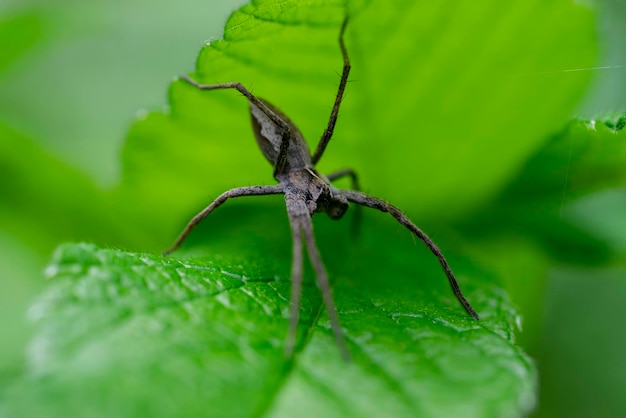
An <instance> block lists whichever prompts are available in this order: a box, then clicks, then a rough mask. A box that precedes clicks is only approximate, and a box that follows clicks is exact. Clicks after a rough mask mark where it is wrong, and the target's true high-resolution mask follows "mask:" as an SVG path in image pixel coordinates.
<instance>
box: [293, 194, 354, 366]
mask: <svg viewBox="0 0 626 418" xmlns="http://www.w3.org/2000/svg"><path fill="white" fill-rule="evenodd" d="M285 203H286V204H287V213H288V215H289V221H290V224H291V230H292V233H293V236H294V265H295V262H296V261H298V262H299V263H300V265H299V266H298V268H297V269H296V268H295V267H294V268H293V269H292V280H293V279H294V277H293V276H294V274H293V272H294V271H295V272H296V273H299V274H300V275H301V273H302V272H301V268H302V267H301V263H302V259H301V253H300V254H298V257H299V258H297V259H296V258H295V255H296V249H297V248H296V246H295V245H296V244H295V240H296V238H297V239H299V240H300V239H301V236H300V231H303V232H304V242H305V243H306V247H307V251H308V254H309V259H310V260H311V265H312V266H313V270H314V271H315V275H316V277H317V284H318V287H319V288H320V291H321V292H322V298H323V299H324V304H325V306H326V310H327V311H328V317H329V318H330V324H331V328H332V331H333V334H334V335H335V339H336V341H337V344H338V345H339V350H340V351H341V355H342V357H343V358H344V359H346V360H350V352H349V351H348V347H347V345H346V341H345V338H344V336H343V331H342V330H341V327H340V326H339V318H338V316H337V309H336V308H335V304H334V302H333V297H332V292H331V290H330V284H329V282H328V275H327V274H326V269H325V268H324V263H323V262H322V258H321V257H320V253H319V251H318V250H317V246H316V245H315V237H314V236H313V224H312V222H311V215H310V213H309V209H308V207H307V205H306V197H305V196H302V195H300V194H297V193H289V192H288V193H286V194H285ZM296 231H298V232H297V233H296ZM299 245H300V249H299V251H301V245H302V243H301V242H300V243H299ZM297 278H298V280H296V281H294V282H293V283H292V286H293V287H292V298H293V300H292V305H291V308H292V317H291V322H290V325H291V327H295V326H296V325H297V320H298V318H299V316H298V315H297V312H295V313H294V311H293V310H294V309H295V310H298V309H300V306H299V305H300V303H299V302H300V291H301V286H302V283H301V281H302V278H301V276H297ZM296 293H297V298H296ZM296 302H297V304H296ZM294 318H295V319H294ZM291 327H290V328H291ZM291 335H295V330H293V331H290V337H289V338H290V339H292V338H295V336H294V337H291Z"/></svg>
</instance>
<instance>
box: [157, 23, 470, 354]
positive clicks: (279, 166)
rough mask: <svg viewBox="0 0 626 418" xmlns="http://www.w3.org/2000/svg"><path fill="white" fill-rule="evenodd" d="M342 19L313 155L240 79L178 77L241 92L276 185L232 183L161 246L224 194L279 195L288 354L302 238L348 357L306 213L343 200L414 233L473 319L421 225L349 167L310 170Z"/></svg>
mask: <svg viewBox="0 0 626 418" xmlns="http://www.w3.org/2000/svg"><path fill="white" fill-rule="evenodd" d="M347 21H348V20H347V19H345V20H344V22H343V24H342V26H341V30H340V34H339V46H340V48H341V52H342V55H343V61H344V65H343V72H342V74H341V81H340V83H339V89H338V91H337V95H336V97H335V104H334V106H333V109H332V111H331V114H330V118H329V120H328V125H327V127H326V129H325V130H324V133H323V134H322V137H321V139H320V141H319V143H318V145H317V148H316V149H315V152H314V153H313V154H311V152H310V150H309V147H308V145H307V143H306V141H305V140H304V137H303V136H302V134H301V133H300V131H299V130H298V128H297V127H296V125H295V124H294V123H293V122H292V121H291V120H290V119H289V118H288V117H287V116H285V115H284V114H283V113H282V112H281V111H280V110H278V109H277V108H276V107H275V106H273V105H271V104H270V103H268V102H267V101H265V100H263V99H260V98H258V97H256V96H254V95H253V94H252V93H251V92H250V91H249V90H248V89H246V88H245V87H244V86H242V85H241V84H240V83H237V82H233V83H224V84H211V85H206V84H199V83H197V82H196V81H194V80H193V79H191V78H189V77H187V76H182V77H181V78H182V79H183V80H185V81H187V82H188V83H189V84H191V85H192V86H194V87H196V88H198V89H201V90H218V89H236V90H238V91H239V92H240V93H241V94H243V95H244V96H246V98H247V99H248V101H249V102H250V115H251V119H252V128H253V131H254V136H255V137H256V140H257V144H258V145H259V148H260V149H261V152H262V153H263V155H264V156H265V158H266V159H267V160H268V161H269V162H270V163H271V164H272V166H273V167H274V178H275V179H276V180H277V181H278V184H277V185H274V186H247V187H238V188H235V189H231V190H228V191H227V192H224V193H222V194H221V195H220V196H219V197H218V198H217V199H215V200H214V201H213V202H212V203H211V204H210V205H209V206H207V207H206V208H205V209H204V210H203V211H202V212H200V213H199V214H198V215H196V216H195V217H194V218H193V219H192V220H191V221H190V222H189V223H188V224H187V226H186V227H185V229H184V230H183V232H182V233H181V235H180V236H179V237H178V239H177V240H176V242H175V243H174V245H172V247H170V248H169V249H168V250H167V251H165V253H164V254H165V255H167V254H169V253H171V252H172V251H174V250H175V249H176V248H178V247H179V246H180V244H181V243H182V242H183V241H184V240H185V238H186V237H187V236H188V235H189V233H190V232H191V230H192V229H193V228H194V227H195V226H196V225H197V224H198V223H199V222H200V221H201V220H202V219H204V218H205V217H206V216H207V215H208V214H209V213H211V212H212V211H213V210H214V209H215V208H217V207H218V206H220V205H221V204H222V203H224V202H225V201H226V200H227V199H228V198H233V197H239V196H253V195H270V194H283V195H285V203H286V206H287V215H288V217H289V224H290V226H291V232H292V236H293V262H292V267H291V283H292V285H291V317H290V323H289V333H288V336H287V344H286V345H285V353H286V354H287V355H288V356H291V355H292V354H293V350H294V347H295V343H296V341H295V338H296V331H297V326H298V321H299V313H300V310H299V308H300V295H301V290H302V252H303V246H302V242H303V240H304V243H305V244H306V248H307V252H308V254H309V258H310V259H311V264H312V265H313V269H314V270H315V274H316V276H317V282H318V285H319V287H320V289H321V291H322V297H323V299H324V303H325V305H326V309H327V311H328V316H329V318H330V321H331V326H332V330H333V333H334V334H335V338H336V340H337V343H338V345H339V348H340V350H341V353H342V355H343V356H344V357H345V358H349V357H350V354H349V351H348V347H347V345H346V342H345V339H344V336H343V331H342V330H341V327H340V326H339V319H338V315H337V309H336V308H335V304H334V302H333V298H332V294H331V289H330V286H329V283H328V276H327V274H326V270H325V268H324V264H323V263H322V259H321V257H320V254H319V251H318V249H317V246H316V245H315V238H314V236H313V224H312V222H311V217H312V216H313V214H315V213H317V212H326V213H327V214H328V216H329V217H330V218H332V219H340V218H341V217H342V216H343V215H344V214H345V212H346V211H347V210H348V205H349V202H351V203H355V204H357V205H361V206H367V207H370V208H374V209H378V210H380V211H382V212H388V213H389V214H390V215H391V216H393V217H394V218H395V219H396V220H397V221H398V222H399V223H400V224H402V225H403V226H405V227H406V228H407V229H408V230H410V231H411V232H412V233H413V234H414V235H415V236H417V237H418V238H419V239H420V240H421V241H422V242H423V243H424V244H425V245H426V246H427V247H428V249H429V250H430V251H431V252H432V253H433V255H435V257H437V259H438V260H439V263H440V264H441V266H442V267H443V270H444V272H445V274H446V276H447V277H448V281H449V283H450V286H451V287H452V291H453V292H454V295H455V296H456V298H457V299H458V300H459V302H460V303H461V305H463V307H464V308H465V310H467V312H468V313H469V314H470V315H472V316H473V317H474V318H476V319H478V315H477V314H476V311H475V310H474V309H473V308H472V306H471V305H470V303H469V302H468V301H467V299H465V297H464V296H463V293H462V292H461V289H460V287H459V285H458V283H457V281H456V279H455V277H454V274H453V273H452V270H451V269H450V266H449V265H448V263H447V261H446V259H445V258H444V256H443V254H442V253H441V251H440V250H439V248H438V247H437V246H436V245H435V243H434V242H433V241H432V240H431V239H430V238H429V237H428V236H427V235H426V234H425V233H424V232H423V231H422V230H421V229H419V228H418V227H417V226H416V225H415V224H413V223H412V222H411V221H410V220H409V218H407V217H406V216H405V215H404V214H403V213H402V212H401V211H400V210H399V209H398V208H397V207H395V206H393V205H392V204H390V203H388V202H386V201H384V200H382V199H378V198H375V197H372V196H369V195H367V194H365V193H361V192H360V191H359V190H358V182H357V176H356V174H355V172H354V171H353V170H351V169H344V170H340V171H337V172H335V173H332V174H329V175H328V176H324V175H322V174H321V173H319V172H318V171H317V170H316V169H315V165H316V164H317V162H318V161H319V159H320V158H321V157H322V155H323V153H324V150H325V149H326V145H328V142H329V141H330V139H331V137H332V135H333V131H334V128H335V123H336V122H337V115H338V113H339V107H340V105H341V100H342V98H343V93H344V90H345V87H346V83H347V82H348V74H349V73H350V60H349V58H348V52H347V50H346V47H345V44H344V40H343V34H344V32H345V29H346V25H347ZM345 176H349V177H350V178H351V179H352V185H353V189H354V190H344V189H337V188H335V187H334V186H333V185H332V184H331V182H332V181H333V180H336V179H338V178H340V177H345Z"/></svg>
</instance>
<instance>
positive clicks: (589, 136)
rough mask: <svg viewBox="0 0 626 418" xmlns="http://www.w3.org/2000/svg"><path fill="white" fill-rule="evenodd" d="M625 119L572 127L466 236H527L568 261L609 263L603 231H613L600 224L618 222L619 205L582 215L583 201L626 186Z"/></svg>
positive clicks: (469, 225) (531, 162) (471, 222)
mask: <svg viewBox="0 0 626 418" xmlns="http://www.w3.org/2000/svg"><path fill="white" fill-rule="evenodd" d="M622 118H623V116H617V117H615V118H613V120H607V121H602V120H598V121H579V122H573V123H570V124H569V125H568V126H566V127H565V128H564V129H562V130H561V132H559V133H558V134H556V135H554V136H553V137H552V138H551V139H550V141H549V142H548V143H546V144H545V146H544V147H542V148H541V149H539V150H538V151H537V152H536V153H535V154H534V155H533V156H532V157H531V158H529V159H528V161H526V163H525V165H524V166H523V167H522V169H521V170H520V172H519V175H518V176H517V177H516V178H515V179H514V180H513V181H512V182H511V183H510V184H509V185H508V186H507V187H506V188H505V189H504V190H503V191H502V193H501V194H500V195H499V196H498V198H497V199H495V200H494V201H491V202H488V204H487V205H485V207H483V208H480V209H479V211H478V212H479V213H480V216H474V217H472V218H469V219H467V220H466V221H465V225H464V226H465V228H466V233H468V234H476V233H478V231H480V233H481V234H483V235H490V234H496V235H502V234H504V235H506V234H509V235H520V236H521V235H526V236H527V237H532V239H533V240H535V241H536V242H537V243H538V244H540V245H541V246H543V247H544V248H545V249H547V250H548V251H549V252H550V254H551V255H552V256H554V257H556V258H557V259H559V260H561V261H564V262H567V263H584V264H589V263H598V262H603V261H606V260H607V259H608V258H610V256H611V253H612V250H611V248H613V249H614V248H615V245H610V243H609V241H611V240H607V236H606V235H607V234H605V233H603V232H605V231H608V230H609V229H611V228H607V226H606V225H605V226H604V227H600V223H601V222H605V223H606V222H611V221H609V219H611V220H612V221H616V220H617V219H619V214H618V213H617V211H612V210H611V209H610V208H611V207H616V208H617V207H621V206H618V204H617V202H616V201H613V203H611V204H604V205H603V206H604V208H602V207H598V208H597V209H599V210H596V211H595V214H593V215H592V214H590V213H583V212H581V210H580V207H581V204H580V203H581V201H582V200H585V201H587V202H589V201H590V199H594V196H596V195H597V193H598V192H600V191H602V190H609V189H611V188H615V187H620V186H623V185H624V184H626V169H625V167H626V147H625V146H624V145H625V144H626V141H625V138H626V134H625V133H624V131H623V130H618V129H616V128H617V127H618V126H619V124H620V123H621V122H620V121H621V120H622ZM592 204H593V203H592ZM596 206H597V205H596ZM609 212H611V213H612V214H613V215H615V216H611V217H608V216H607V215H608V213H609ZM581 215H582V216H581ZM599 222H600V223H599ZM529 232H532V233H531V234H529ZM573 254H576V256H573Z"/></svg>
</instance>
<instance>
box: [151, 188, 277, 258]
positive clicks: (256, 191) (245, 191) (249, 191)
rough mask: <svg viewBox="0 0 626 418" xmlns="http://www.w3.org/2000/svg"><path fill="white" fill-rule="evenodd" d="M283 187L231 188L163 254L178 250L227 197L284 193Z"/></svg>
mask: <svg viewBox="0 0 626 418" xmlns="http://www.w3.org/2000/svg"><path fill="white" fill-rule="evenodd" d="M282 193H283V188H282V186H281V185H280V184H278V185H275V186H247V187H237V188H235V189H230V190H229V191H227V192H224V193H222V194H221V195H219V196H218V197H217V199H215V200H214V201H213V202H211V204H210V205H209V206H207V207H206V208H204V210H203V211H202V212H200V213H198V214H197V215H196V216H194V217H193V218H192V219H191V221H189V223H188V224H187V226H186V227H185V229H184V230H183V232H181V234H180V235H179V236H178V239H176V242H175V243H174V244H173V245H172V246H171V247H170V248H168V249H167V250H165V252H163V256H166V255H168V254H171V253H172V252H173V251H174V250H176V249H177V248H178V247H180V245H181V244H182V243H183V241H185V239H186V238H187V236H188V235H189V234H190V233H191V231H192V230H193V228H195V227H196V225H198V224H199V223H200V222H201V221H202V220H203V219H204V218H206V217H207V216H208V215H209V213H211V212H213V211H214V210H215V209H216V208H217V207H219V206H220V205H221V204H222V203H224V202H225V201H226V200H227V199H229V198H233V197H240V196H261V195H269V194H282Z"/></svg>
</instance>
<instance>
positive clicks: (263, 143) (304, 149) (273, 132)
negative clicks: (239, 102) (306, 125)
mask: <svg viewBox="0 0 626 418" xmlns="http://www.w3.org/2000/svg"><path fill="white" fill-rule="evenodd" d="M261 101H262V103H263V104H264V105H265V106H267V107H268V108H269V109H270V110H271V111H272V112H274V113H275V114H276V115H278V116H279V117H280V118H281V119H282V120H283V121H284V122H285V123H286V124H287V125H288V126H289V132H284V130H283V128H281V127H280V126H278V125H277V124H276V123H275V122H274V121H272V120H271V119H270V118H269V117H268V116H267V114H266V113H265V112H264V111H263V110H262V109H260V108H259V107H258V106H256V105H255V104H253V103H250V117H251V120H252V130H253V131H254V136H255V138H256V142H257V144H258V145H259V148H260V149H261V152H262V153H263V155H264V156H265V158H266V159H267V160H268V161H269V162H270V164H272V166H275V165H276V159H277V158H278V154H279V151H280V145H281V143H282V140H283V135H285V134H286V135H289V148H288V150H287V158H286V163H285V166H284V167H283V168H282V170H281V171H282V172H289V171H293V170H297V169H300V168H304V167H306V166H310V165H311V151H310V150H309V146H308V145H307V143H306V141H305V140H304V137H303V136H302V133H301V132H300V130H299V129H298V127H297V126H296V125H295V124H294V123H293V122H292V121H291V120H290V119H289V118H288V117H287V116H286V115H285V114H284V113H282V112H281V111H280V110H278V109H277V108H276V107H275V106H273V105H272V104H270V103H269V102H267V101H265V100H262V99H261ZM277 174H278V173H277Z"/></svg>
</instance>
